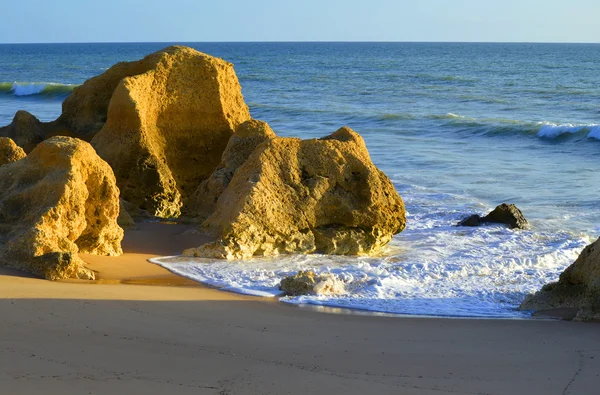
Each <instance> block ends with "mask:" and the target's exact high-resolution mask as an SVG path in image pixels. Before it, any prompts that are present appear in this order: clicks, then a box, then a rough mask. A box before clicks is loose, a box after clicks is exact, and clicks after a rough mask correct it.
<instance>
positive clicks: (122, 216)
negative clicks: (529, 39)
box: [117, 199, 135, 230]
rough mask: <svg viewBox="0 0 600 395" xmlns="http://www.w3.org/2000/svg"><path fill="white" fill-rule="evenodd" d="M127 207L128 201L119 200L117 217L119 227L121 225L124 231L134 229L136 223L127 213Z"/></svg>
mask: <svg viewBox="0 0 600 395" xmlns="http://www.w3.org/2000/svg"><path fill="white" fill-rule="evenodd" d="M127 205H128V202H127V201H125V200H123V199H119V216H118V217H117V225H119V226H120V227H121V228H123V229H124V230H127V229H133V228H134V227H135V221H134V220H133V218H132V217H131V215H129V213H128V212H127V209H126V207H127Z"/></svg>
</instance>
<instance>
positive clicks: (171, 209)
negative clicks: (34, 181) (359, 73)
mask: <svg viewBox="0 0 600 395" xmlns="http://www.w3.org/2000/svg"><path fill="white" fill-rule="evenodd" d="M249 119H250V113H249V111H248V107H247V106H246V104H245V103H244V99H243V97H242V93H241V87H240V85H239V82H238V79H237V76H236V75H235V72H234V71H233V65H232V64H230V63H227V62H225V61H224V60H221V59H218V58H214V57H212V56H209V55H206V54H203V53H200V52H198V51H195V50H193V49H191V48H187V47H181V46H173V47H169V48H166V49H163V50H161V51H158V52H156V53H153V54H151V55H148V56H146V57H145V58H144V59H142V60H139V61H134V62H122V63H118V64H116V65H114V66H113V67H111V68H110V69H108V70H107V71H106V72H104V73H103V74H101V75H99V76H96V77H93V78H91V79H89V80H87V81H86V82H85V83H83V84H82V85H81V86H79V87H77V88H75V89H74V90H73V92H72V93H71V95H70V96H69V97H67V99H65V101H64V102H63V111H62V114H61V115H60V117H59V118H58V119H57V120H56V121H53V122H48V123H44V122H40V121H38V120H37V118H35V117H34V116H33V115H31V114H29V113H28V112H26V111H19V112H17V114H16V115H15V119H14V121H13V122H12V123H11V124H10V125H8V126H6V127H4V128H0V136H5V137H10V138H12V139H13V140H14V141H15V142H16V143H17V145H19V146H21V147H23V149H24V150H25V152H30V151H31V150H32V149H33V148H34V147H35V146H36V145H37V144H39V143H40V142H41V141H43V140H45V139H46V138H49V137H51V136H56V135H62V136H73V137H77V138H80V139H83V140H86V141H91V142H92V145H93V146H94V148H95V149H96V151H97V152H98V154H99V155H100V157H102V158H103V159H104V160H106V161H107V162H108V163H109V164H110V165H111V166H112V168H113V170H114V173H115V176H116V177H117V183H118V185H119V188H120V189H121V194H122V197H123V198H124V199H126V200H127V201H129V202H130V203H131V204H132V205H135V206H136V208H137V209H139V210H143V211H145V212H147V213H148V214H149V215H155V216H158V217H177V216H179V214H180V210H181V206H182V202H185V201H187V199H188V198H189V197H190V195H192V193H193V192H194V191H195V190H196V189H197V188H198V186H199V185H200V183H201V182H202V181H204V180H206V179H207V178H208V177H209V176H210V175H211V174H212V173H213V171H214V170H215V168H216V167H217V166H218V165H219V163H220V161H221V154H222V153H223V151H224V149H225V147H226V146H227V142H228V140H229V138H230V137H231V136H232V134H233V132H234V130H235V129H236V128H237V127H238V126H239V125H240V124H241V123H243V122H244V121H246V120H249Z"/></svg>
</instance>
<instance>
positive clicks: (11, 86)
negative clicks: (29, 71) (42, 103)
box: [0, 82, 78, 97]
mask: <svg viewBox="0 0 600 395" xmlns="http://www.w3.org/2000/svg"><path fill="white" fill-rule="evenodd" d="M77 86H78V85H74V84H60V83H56V82H0V93H4V94H12V95H13V96H37V95H40V96H47V97H65V96H68V95H69V94H70V93H71V92H72V91H73V89H75V88H76V87H77Z"/></svg>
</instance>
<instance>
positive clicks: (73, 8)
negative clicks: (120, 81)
mask: <svg viewBox="0 0 600 395" xmlns="http://www.w3.org/2000/svg"><path fill="white" fill-rule="evenodd" d="M0 1H1V3H2V11H3V15H4V18H3V21H2V24H0V42H2V43H37V42H42V43H46V42H123V41H124V42H132V41H133V42H138V41H147V42H153V41H160V42H163V41H164V42H195V41H503V42H504V41H517V42H519V41H527V42H600V22H599V21H598V16H599V15H600V1H599V0H569V1H566V0H395V1H394V0H298V1H296V0H211V1H206V0H196V1H194V0H102V1H85V0H54V1H49V0H0Z"/></svg>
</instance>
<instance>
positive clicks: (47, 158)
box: [0, 137, 123, 279]
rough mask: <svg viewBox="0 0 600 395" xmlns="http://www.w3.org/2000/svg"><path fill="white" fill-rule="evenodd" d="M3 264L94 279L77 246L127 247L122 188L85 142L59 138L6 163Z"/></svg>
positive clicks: (0, 198)
mask: <svg viewBox="0 0 600 395" xmlns="http://www.w3.org/2000/svg"><path fill="white" fill-rule="evenodd" d="M0 190H2V194H0V264H3V265H6V266H10V267H13V268H16V269H21V270H24V271H27V272H31V273H34V274H37V275H40V276H44V277H46V278H48V279H61V278H86V279H92V278H94V273H93V272H91V271H89V270H88V269H86V268H85V267H84V266H83V262H82V261H81V260H80V259H79V258H78V256H77V253H78V252H85V253H90V254H98V255H119V254H121V253H122V250H121V240H122V238H123V230H122V229H121V228H120V227H119V226H118V225H117V216H118V215H119V189H118V188H117V186H116V180H115V177H114V175H113V172H112V170H111V168H110V166H108V164H107V163H106V162H104V161H103V160H102V159H100V157H99V156H98V155H97V154H96V152H95V151H94V149H93V148H92V147H91V146H90V145H89V144H88V143H86V142H84V141H82V140H79V139H74V138H70V137H53V138H50V139H48V140H46V141H44V142H42V143H40V144H39V145H38V146H37V147H36V148H35V149H34V150H33V151H32V152H31V153H30V154H29V155H28V156H27V157H25V158H23V159H21V160H18V161H16V162H13V163H10V164H6V165H3V166H0Z"/></svg>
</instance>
